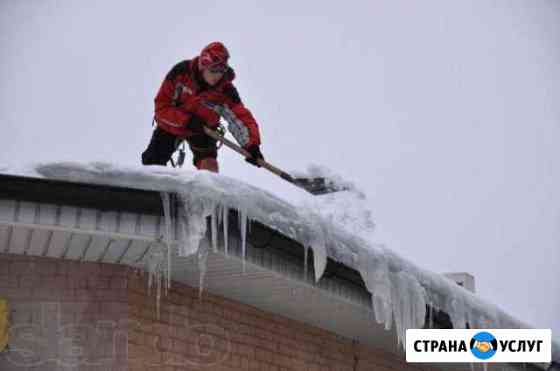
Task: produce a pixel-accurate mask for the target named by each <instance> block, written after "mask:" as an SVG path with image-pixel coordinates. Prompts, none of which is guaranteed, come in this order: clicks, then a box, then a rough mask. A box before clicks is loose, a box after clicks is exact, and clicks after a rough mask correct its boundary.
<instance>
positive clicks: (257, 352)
mask: <svg viewBox="0 0 560 371" xmlns="http://www.w3.org/2000/svg"><path fill="white" fill-rule="evenodd" d="M147 286H148V282H147V276H146V274H142V273H139V272H137V271H134V270H132V269H130V268H128V267H125V266H117V265H109V264H97V263H79V262H74V261H68V260H56V259H47V258H33V257H23V256H14V255H0V296H2V297H6V298H7V299H9V301H10V304H11V309H12V325H13V326H12V337H11V341H10V352H8V353H4V354H3V355H0V370H2V371H20V370H88V371H89V370H119V371H120V370H127V369H128V370H133V371H136V370H138V371H139V370H150V371H151V370H154V371H155V370H165V371H178V370H277V371H282V370H306V371H307V370H349V371H351V370H379V371H389V370H404V371H407V370H411V371H412V370H427V368H420V367H416V366H411V365H407V364H406V363H405V362H404V360H402V359H400V358H396V357H394V356H392V355H390V354H387V353H384V352H381V351H377V350H374V349H370V348H367V347H364V346H362V345H360V344H354V343H353V342H352V341H350V340H349V339H346V338H342V337H339V336H337V335H335V334H333V333H330V332H328V331H324V330H322V329H318V328H314V327H312V326H308V325H305V324H303V323H299V322H297V321H294V320H291V319H287V318H284V317H281V316H278V315H275V314H271V313H267V312H264V311H261V310H259V309H257V308H254V307H250V306H247V305H244V304H241V303H237V302H234V301H231V300H228V299H225V298H222V297H218V296H215V295H211V294H209V293H207V292H203V294H202V295H201V296H200V297H199V292H198V289H196V288H192V287H189V286H186V285H183V284H179V283H173V285H172V288H171V290H170V291H169V292H168V295H165V293H163V294H162V297H161V300H160V301H159V306H158V301H157V298H156V290H151V292H148V289H147ZM158 307H159V313H158Z"/></svg>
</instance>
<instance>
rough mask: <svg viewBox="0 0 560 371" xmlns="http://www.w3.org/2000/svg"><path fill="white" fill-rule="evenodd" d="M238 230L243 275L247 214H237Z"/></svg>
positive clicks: (241, 212) (242, 211)
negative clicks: (239, 232)
mask: <svg viewBox="0 0 560 371" xmlns="http://www.w3.org/2000/svg"><path fill="white" fill-rule="evenodd" d="M239 230H240V231H241V259H242V260H243V273H245V258H246V255H247V212H246V211H245V210H241V211H240V212H239Z"/></svg>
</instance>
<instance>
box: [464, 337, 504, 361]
mask: <svg viewBox="0 0 560 371" xmlns="http://www.w3.org/2000/svg"><path fill="white" fill-rule="evenodd" d="M470 348H471V353H472V354H474V356H475V357H476V358H478V359H483V360H486V359H490V358H492V357H493V356H494V354H496V350H497V349H498V340H496V338H495V337H494V335H492V334H491V333H489V332H479V333H478V334H476V335H474V336H473V337H472V339H471V343H470Z"/></svg>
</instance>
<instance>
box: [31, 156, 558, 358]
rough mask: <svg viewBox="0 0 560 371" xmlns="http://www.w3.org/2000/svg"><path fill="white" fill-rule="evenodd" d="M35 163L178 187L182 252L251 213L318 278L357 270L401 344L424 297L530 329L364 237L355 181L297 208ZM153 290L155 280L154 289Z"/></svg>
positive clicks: (196, 184) (68, 174)
mask: <svg viewBox="0 0 560 371" xmlns="http://www.w3.org/2000/svg"><path fill="white" fill-rule="evenodd" d="M33 170H34V171H35V172H36V174H39V175H40V176H43V177H46V178H51V179H61V180H68V181H78V182H87V183H94V184H107V185H116V186H125V187H130V188H138V189H144V190H155V191H160V192H163V194H164V195H165V194H166V193H175V194H178V195H179V197H180V200H181V201H182V204H183V205H184V207H183V210H182V212H184V213H185V215H188V216H189V218H184V219H185V223H183V228H184V232H185V234H184V235H186V236H188V241H186V242H185V245H184V246H183V248H182V249H183V250H182V251H181V253H182V254H183V255H190V254H194V253H195V252H198V253H199V255H200V254H202V255H204V251H199V245H200V241H201V239H202V237H203V236H204V234H205V233H206V222H205V220H206V218H207V217H208V216H211V217H212V235H214V236H215V234H216V233H217V228H218V225H219V221H220V220H221V219H223V218H224V217H226V216H227V210H228V209H230V208H233V209H236V210H238V211H239V215H240V221H239V222H240V223H241V225H242V227H243V229H242V230H245V226H246V225H247V220H248V219H249V220H257V221H259V222H261V223H263V224H266V225H268V226H269V227H271V228H273V229H275V230H277V231H279V232H281V233H282V234H284V235H286V236H288V237H290V238H292V239H294V240H296V241H298V242H300V243H301V244H302V245H304V246H308V247H310V248H312V249H313V253H314V254H313V255H314V257H315V258H314V259H315V261H314V263H315V268H316V269H315V271H316V279H317V280H319V279H320V277H321V275H322V273H323V271H324V269H325V266H326V261H327V256H328V257H330V258H332V259H334V260H336V261H338V262H341V263H343V264H345V265H347V266H349V267H352V268H354V269H356V270H357V271H359V272H360V273H361V275H362V277H363V279H364V282H365V284H366V287H367V289H368V290H369V291H370V293H371V294H372V305H373V309H374V312H375V318H376V320H377V322H379V323H381V324H383V325H384V326H385V328H387V329H389V328H391V326H395V327H396V330H397V334H398V341H399V342H400V343H401V344H404V335H405V331H406V329H407V328H422V327H423V325H424V318H425V304H429V305H431V306H432V307H435V308H437V309H440V310H443V311H445V312H446V313H448V314H449V315H450V317H451V321H452V323H453V327H454V328H465V324H466V322H469V324H470V327H471V328H530V326H528V325H527V324H524V323H522V322H520V321H518V320H516V319H515V318H513V317H511V316H510V315H508V314H507V313H505V312H503V311H502V310H501V309H499V308H498V307H497V306H495V305H493V304H491V303H487V302H484V301H483V300H481V299H480V298H479V297H477V296H476V295H474V294H472V293H470V292H469V291H467V290H465V289H463V288H461V287H459V286H458V285H456V284H455V283H454V282H452V281H451V280H449V279H447V278H445V277H443V276H441V275H439V274H436V273H433V272H430V271H427V270H424V269H421V268H419V267H417V266H415V265H414V264H412V263H411V262H409V261H408V260H406V259H404V258H403V257H401V256H399V255H397V254H396V253H394V252H393V251H391V250H389V249H387V248H386V247H384V246H383V245H379V244H375V243H373V242H372V240H371V238H369V236H371V232H372V231H373V223H372V222H371V216H370V214H369V212H367V210H365V209H363V208H361V207H360V199H361V198H362V197H363V194H362V193H361V192H359V191H358V190H356V189H355V188H354V187H352V189H353V190H352V191H351V192H345V193H347V194H346V195H343V194H342V193H341V194H339V195H338V196H337V197H334V196H320V197H321V198H318V199H317V201H316V202H315V201H312V200H310V201H307V202H306V203H304V205H303V206H301V207H295V206H293V205H291V204H290V203H288V202H286V201H284V200H282V199H280V198H278V197H276V196H274V195H273V194H270V193H268V192H266V191H263V190H261V189H258V188H255V187H253V186H250V185H248V184H245V183H242V182H240V181H237V180H234V179H232V178H228V177H225V176H221V175H216V174H212V173H209V172H203V171H187V170H178V169H168V168H145V167H128V168H125V167H119V166H115V165H111V164H106V163H93V164H88V165H83V164H77V163H50V164H41V165H37V166H35V167H34V169H33ZM315 172H316V174H315V175H318V176H321V175H324V173H325V172H324V170H321V169H318V170H317V169H315ZM27 174H28V175H29V172H27ZM306 175H309V173H308V174H306ZM162 197H163V202H164V209H165V210H166V213H168V212H169V211H168V206H165V204H166V203H168V202H169V200H168V199H166V197H168V196H162ZM341 209H342V210H344V211H343V212H341V211H340V210H341ZM225 225H227V224H225ZM224 233H227V230H225V231H224ZM243 239H245V236H244V235H243ZM213 240H214V241H216V239H215V238H214V239H213ZM153 254H154V255H155V258H156V259H155V260H154V261H155V263H152V265H153V266H152V267H150V269H152V270H153V271H154V272H155V271H157V272H160V274H162V275H163V276H162V277H159V278H162V279H163V280H169V279H170V277H169V276H168V275H166V273H165V272H163V273H161V272H162V271H164V270H162V269H161V267H162V266H163V265H164V262H165V260H168V259H169V254H168V252H167V253H166V252H165V251H155V252H154V253H153ZM166 254H167V255H166ZM201 261H204V259H201ZM158 268H159V270H158ZM158 281H159V280H158ZM158 285H159V284H158ZM159 292H160V288H159V286H158V295H159ZM553 348H554V349H553V359H556V360H559V359H560V346H559V344H557V343H554V346H553Z"/></svg>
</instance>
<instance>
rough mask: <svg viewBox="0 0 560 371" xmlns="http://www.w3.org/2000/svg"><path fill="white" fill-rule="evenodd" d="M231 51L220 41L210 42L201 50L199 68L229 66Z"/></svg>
mask: <svg viewBox="0 0 560 371" xmlns="http://www.w3.org/2000/svg"><path fill="white" fill-rule="evenodd" d="M228 59H229V52H228V50H227V49H226V47H225V46H224V44H222V43H221V42H219V41H216V42H213V43H210V44H208V45H207V46H206V47H204V49H202V51H201V52H200V57H199V58H198V68H199V69H201V70H203V69H205V68H208V67H211V66H219V65H222V66H227V62H228Z"/></svg>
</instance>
